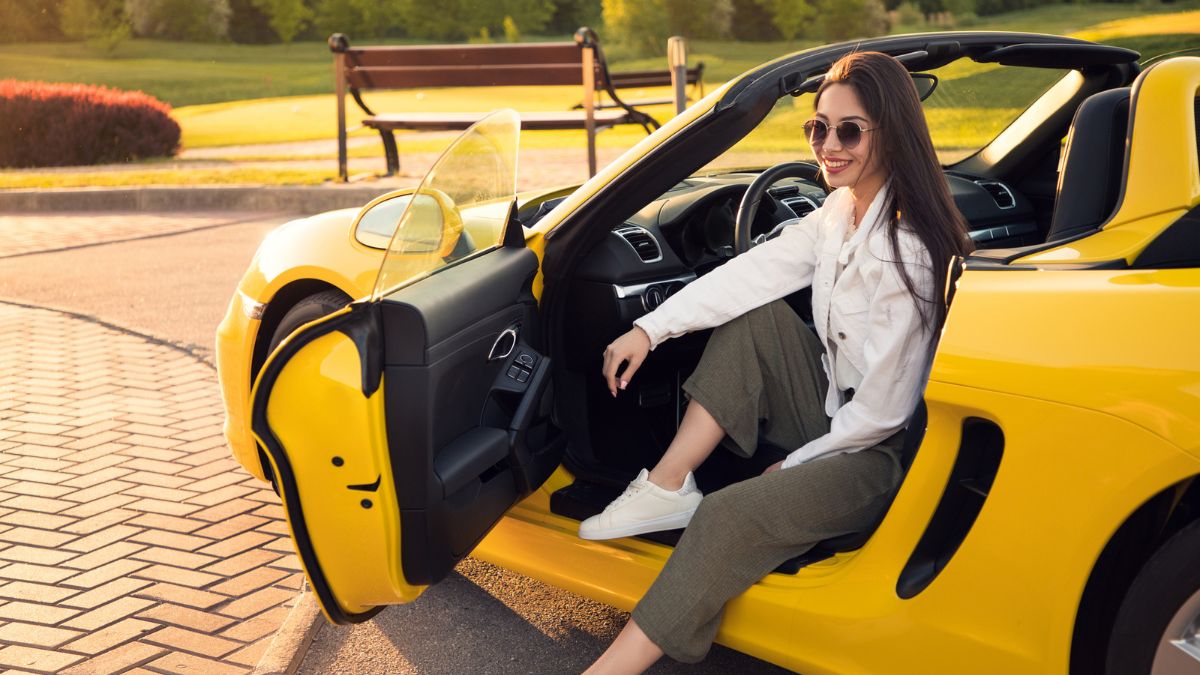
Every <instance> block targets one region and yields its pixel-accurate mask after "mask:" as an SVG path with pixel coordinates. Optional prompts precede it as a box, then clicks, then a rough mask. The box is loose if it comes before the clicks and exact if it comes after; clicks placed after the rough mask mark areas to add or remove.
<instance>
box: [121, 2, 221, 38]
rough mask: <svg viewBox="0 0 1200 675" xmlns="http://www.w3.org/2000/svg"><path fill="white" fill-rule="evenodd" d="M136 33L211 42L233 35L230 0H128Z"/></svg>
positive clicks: (130, 15) (130, 17) (145, 35)
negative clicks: (231, 33)
mask: <svg viewBox="0 0 1200 675" xmlns="http://www.w3.org/2000/svg"><path fill="white" fill-rule="evenodd" d="M125 8H126V10H127V11H128V13H129V22H130V24H131V25H132V27H133V33H134V35H138V36H140V37H156V38H162V39H165V40H187V41H189V42H209V41H213V40H223V39H225V38H226V37H227V36H228V35H229V18H230V14H231V13H232V10H231V9H230V6H229V0H126V2H125Z"/></svg>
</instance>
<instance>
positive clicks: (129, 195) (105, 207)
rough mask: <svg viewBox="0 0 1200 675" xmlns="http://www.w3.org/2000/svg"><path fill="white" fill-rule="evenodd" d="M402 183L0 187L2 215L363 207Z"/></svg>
mask: <svg viewBox="0 0 1200 675" xmlns="http://www.w3.org/2000/svg"><path fill="white" fill-rule="evenodd" d="M398 187H399V186H396V185H393V186H383V185H377V186H371V187H365V186H357V185H350V186H329V187H325V186H294V187H278V186H224V185H221V186H194V187H153V186H150V187H137V188H63V189H56V190H40V189H29V190H24V189H22V190H0V213H10V214H12V213H44V212H54V211H146V212H162V211H288V212H293V213H297V212H302V213H320V212H321V211H330V210H333V209H341V208H350V207H361V206H363V205H365V204H366V203H367V202H369V201H371V200H372V199H374V198H375V197H378V196H379V195H381V194H383V193H385V192H390V191H391V190H395V189H397V188H398Z"/></svg>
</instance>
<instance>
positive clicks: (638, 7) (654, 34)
mask: <svg viewBox="0 0 1200 675" xmlns="http://www.w3.org/2000/svg"><path fill="white" fill-rule="evenodd" d="M602 8H603V16H604V36H605V40H606V41H607V42H610V43H613V44H617V45H621V46H622V47H625V48H626V49H629V50H630V51H632V52H634V53H635V54H645V55H651V54H654V55H657V54H662V53H664V52H665V51H666V49H667V38H669V37H670V36H671V27H670V26H669V25H668V24H667V9H666V7H664V6H663V4H662V3H661V2H658V0H604V2H603V5H602Z"/></svg>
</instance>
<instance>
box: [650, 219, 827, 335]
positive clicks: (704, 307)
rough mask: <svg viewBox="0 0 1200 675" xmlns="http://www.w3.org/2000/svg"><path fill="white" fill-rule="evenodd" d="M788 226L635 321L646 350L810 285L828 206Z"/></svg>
mask: <svg viewBox="0 0 1200 675" xmlns="http://www.w3.org/2000/svg"><path fill="white" fill-rule="evenodd" d="M830 201H831V199H827V200H826V202H825V204H824V205H822V207H821V208H819V209H817V210H816V211H813V212H812V213H810V214H808V215H807V216H805V217H804V218H802V219H799V220H797V221H795V222H794V223H792V224H790V225H787V226H786V227H784V228H783V230H782V231H781V232H780V234H779V236H778V237H776V238H774V239H771V240H770V241H767V242H764V243H762V244H759V245H758V246H755V247H754V248H752V249H750V250H749V251H747V252H745V253H743V254H741V255H739V256H737V257H735V258H733V259H732V260H729V261H728V262H726V263H725V264H724V265H721V266H720V267H718V268H717V269H715V270H713V271H711V272H709V273H708V274H706V275H704V276H702V277H700V278H699V279H697V280H695V281H693V282H691V283H690V284H688V285H687V286H685V287H684V288H683V289H682V290H680V291H678V292H676V293H675V294H674V295H672V296H671V297H669V298H667V300H666V301H665V302H663V304H661V305H659V307H658V308H657V309H655V310H654V311H653V312H650V313H649V314H646V315H645V316H643V317H641V318H639V319H637V320H635V321H634V322H633V323H634V325H635V326H638V327H640V328H641V329H642V330H644V331H645V332H646V335H647V336H649V338H650V349H654V348H655V347H657V346H658V345H659V344H661V343H662V342H663V341H664V340H668V339H670V338H673V337H679V336H680V335H684V334H686V333H690V332H692V331H694V330H700V329H702V328H712V327H713V326H719V325H721V324H723V323H725V322H726V321H729V320H730V319H733V318H736V317H738V316H741V315H742V314H745V313H746V312H748V311H750V310H752V309H754V308H755V307H760V306H762V305H765V304H767V303H768V302H771V301H772V300H776V299H778V298H782V297H784V296H785V295H788V294H789V293H793V292H795V291H797V290H799V289H801V288H804V287H805V286H808V285H810V284H811V283H812V277H813V268H814V267H815V265H816V259H817V252H816V244H817V233H818V228H819V227H820V223H821V220H822V216H823V215H824V213H827V212H828V211H826V209H827V208H828V206H829V204H830Z"/></svg>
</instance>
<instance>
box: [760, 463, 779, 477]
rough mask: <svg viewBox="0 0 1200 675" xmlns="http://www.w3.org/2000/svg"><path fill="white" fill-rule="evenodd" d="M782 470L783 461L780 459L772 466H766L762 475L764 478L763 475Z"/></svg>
mask: <svg viewBox="0 0 1200 675" xmlns="http://www.w3.org/2000/svg"><path fill="white" fill-rule="evenodd" d="M782 468H783V460H782V459H781V460H779V461H778V462H775V463H774V464H772V465H771V466H768V467H767V468H766V469H765V470H763V475H764V476H765V475H767V474H769V473H771V472H772V471H778V470H780V469H782Z"/></svg>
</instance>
